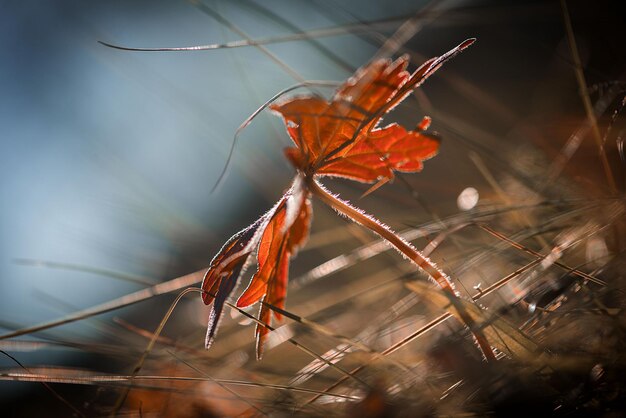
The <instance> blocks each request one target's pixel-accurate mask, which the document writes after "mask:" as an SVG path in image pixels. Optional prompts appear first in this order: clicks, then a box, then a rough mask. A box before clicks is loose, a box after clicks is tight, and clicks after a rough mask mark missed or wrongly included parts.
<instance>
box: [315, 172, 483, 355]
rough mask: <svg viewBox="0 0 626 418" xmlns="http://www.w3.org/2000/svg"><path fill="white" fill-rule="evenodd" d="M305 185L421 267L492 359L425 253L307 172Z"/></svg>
mask: <svg viewBox="0 0 626 418" xmlns="http://www.w3.org/2000/svg"><path fill="white" fill-rule="evenodd" d="M307 186H308V188H309V190H310V191H311V193H313V194H314V195H315V196H317V197H318V198H319V199H320V200H321V201H322V202H324V203H325V204H326V205H328V206H330V207H331V208H333V209H334V210H336V211H337V212H339V213H340V214H342V215H344V216H346V217H347V218H349V219H351V220H352V221H353V222H356V223H358V224H361V225H363V226H364V227H366V228H368V229H369V230H371V231H372V232H374V233H375V234H377V235H379V236H380V237H381V238H383V239H384V240H386V241H387V242H389V243H390V244H391V245H392V246H393V247H394V248H395V249H396V250H397V251H398V252H400V253H401V254H402V255H404V256H405V257H406V258H408V259H409V260H411V261H412V262H413V263H414V264H415V265H417V266H418V267H419V268H420V269H421V270H423V271H424V272H425V273H426V274H427V275H428V276H429V277H430V278H431V279H432V280H433V281H435V283H437V284H438V285H439V287H440V288H441V290H442V291H443V292H445V293H446V294H447V295H448V297H449V299H450V302H451V303H452V305H453V306H454V308H455V309H456V310H457V312H458V313H459V316H460V318H461V319H462V321H463V322H464V323H465V325H466V326H467V327H468V328H469V329H470V331H471V332H472V334H473V335H474V338H475V339H476V342H477V344H478V346H479V347H480V349H481V351H482V352H483V355H484V356H485V358H486V359H487V361H495V356H494V354H493V350H492V349H491V346H490V344H489V343H488V341H487V339H486V338H485V336H484V334H483V332H482V330H481V329H480V327H479V326H476V325H475V323H474V320H473V319H472V317H471V316H470V315H469V314H468V313H467V311H466V310H465V309H464V307H463V306H462V304H461V303H459V302H460V301H459V298H458V295H457V294H456V292H455V291H454V285H453V284H452V281H451V280H450V277H448V275H447V274H445V273H444V272H443V271H441V270H440V269H439V267H437V266H436V265H435V263H433V262H432V261H431V260H430V259H429V258H428V257H425V256H424V255H422V253H420V252H419V251H418V250H417V249H416V248H415V247H413V246H412V245H411V244H410V243H409V242H407V241H405V240H404V239H402V238H401V237H400V236H398V235H397V234H396V233H395V232H393V231H392V230H391V229H390V228H389V227H388V226H386V225H384V224H382V223H381V222H379V221H378V220H376V219H375V218H373V217H371V216H370V215H367V214H366V213H364V212H363V211H361V210H359V209H357V208H355V207H354V206H351V205H350V204H349V203H348V202H345V201H343V200H341V199H339V198H338V197H337V196H334V195H333V194H332V193H330V192H329V191H328V190H326V189H325V188H324V187H323V186H322V185H321V184H320V183H319V182H318V181H317V180H316V179H315V178H312V177H311V176H307Z"/></svg>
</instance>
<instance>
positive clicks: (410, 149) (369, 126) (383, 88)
mask: <svg viewBox="0 0 626 418" xmlns="http://www.w3.org/2000/svg"><path fill="white" fill-rule="evenodd" d="M407 64H408V58H407V57H405V56H403V57H401V58H399V59H398V60H396V61H394V62H391V61H389V60H379V61H375V62H374V63H372V64H370V65H369V66H367V67H365V68H363V69H361V70H359V71H358V72H357V74H356V75H355V77H353V78H351V79H350V80H348V81H347V82H346V83H345V84H344V85H343V86H342V87H340V88H339V89H338V90H337V92H336V93H335V95H334V96H333V98H332V100H331V101H326V100H324V99H322V98H319V97H316V96H300V97H296V98H291V99H287V100H284V101H282V102H278V103H275V104H273V105H272V106H270V109H271V110H273V111H274V112H276V113H278V114H279V115H281V116H282V117H283V119H284V121H285V124H286V125H287V132H288V133H289V136H290V137H291V139H292V140H293V142H294V143H295V145H296V147H295V148H288V149H287V150H286V154H287V157H288V158H289V159H290V160H291V161H292V162H293V163H294V165H295V166H296V167H297V168H299V169H300V170H302V171H303V172H305V173H307V172H314V173H315V175H317V176H335V177H345V178H349V179H352V180H357V181H361V182H365V183H371V182H374V181H377V180H380V179H382V178H386V179H391V178H393V171H394V170H395V171H402V172H416V171H420V170H421V169H422V166H423V165H422V161H424V160H427V159H429V158H432V157H433V156H435V155H436V154H437V150H438V149H439V140H438V139H437V138H435V137H433V136H432V135H428V134H426V133H424V132H423V129H419V130H415V131H407V130H406V129H405V128H403V127H401V126H399V125H397V124H395V123H394V124H390V125H388V126H385V127H383V128H379V127H377V126H378V124H379V123H380V120H381V118H382V116H384V114H385V113H386V112H388V111H389V110H391V108H392V105H395V104H397V103H396V102H398V98H399V97H401V98H404V97H405V96H406V91H405V89H404V88H403V87H404V86H405V85H415V84H416V83H417V82H418V81H417V80H418V79H422V78H423V77H424V74H425V70H424V69H423V66H422V67H420V69H418V70H417V71H416V72H415V73H413V74H412V75H411V74H409V73H408V72H407V71H406V67H407Z"/></svg>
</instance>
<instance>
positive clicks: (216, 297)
mask: <svg viewBox="0 0 626 418" xmlns="http://www.w3.org/2000/svg"><path fill="white" fill-rule="evenodd" d="M472 43H473V40H468V41H465V42H463V43H462V44H460V45H459V46H458V47H456V48H454V49H452V50H451V51H449V52H447V53H446V54H444V55H442V56H440V57H436V58H432V59H430V60H428V61H427V62H426V63H424V64H423V65H422V66H421V67H419V68H418V69H417V70H416V71H414V72H413V73H412V74H411V73H409V72H408V71H407V70H406V69H407V66H408V58H407V57H406V56H403V57H400V58H399V59H397V60H395V61H391V60H383V59H381V60H375V61H373V62H371V63H370V64H368V65H366V66H364V67H363V68H361V69H359V70H358V71H357V72H356V74H355V75H354V76H353V77H351V78H350V79H349V80H347V81H346V82H345V83H344V84H343V85H342V86H341V87H339V88H338V89H337V91H336V92H335V94H334V95H333V97H332V98H331V99H330V100H325V99H323V98H321V97H319V96H314V95H308V96H297V97H292V98H288V99H285V100H281V101H278V102H276V103H274V104H272V105H271V106H270V109H271V110H272V111H274V112H275V113H277V114H279V115H280V116H281V117H282V118H283V120H284V122H285V125H286V128H287V133H288V134H289V136H290V137H291V139H292V140H293V143H294V144H295V147H291V148H287V149H286V150H285V155H286V157H287V158H288V160H289V161H291V163H292V164H293V165H294V168H296V170H297V174H296V177H295V179H294V182H293V184H292V186H291V188H290V189H289V190H288V191H287V192H286V193H285V194H284V196H283V197H282V198H281V199H280V200H279V201H278V203H277V204H276V205H275V206H274V207H273V208H272V209H271V210H270V211H269V212H267V213H266V214H264V215H263V216H261V218H260V219H259V220H258V221H256V222H255V223H254V224H253V225H251V226H250V227H248V228H246V229H244V230H243V231H241V232H239V233H237V234H235V235H234V236H233V237H232V238H231V239H230V240H229V241H228V242H227V243H226V244H225V245H224V247H223V248H222V250H221V251H220V252H219V253H218V254H217V255H216V256H215V258H214V259H213V261H212V262H211V265H210V267H209V270H208V271H207V273H206V276H205V279H204V282H203V284H202V290H203V301H204V303H205V304H210V303H212V302H213V308H212V310H211V313H210V316H209V326H208V331H207V339H206V345H207V348H208V346H209V345H210V344H211V342H212V341H213V338H214V336H215V332H216V330H217V325H218V322H219V318H220V315H221V311H222V310H223V307H224V303H225V301H226V299H227V298H228V297H229V296H230V294H231V293H232V292H233V290H234V289H235V287H236V285H237V283H238V281H239V277H240V276H241V275H242V274H243V272H244V270H245V267H246V265H247V263H248V259H249V257H250V255H251V254H253V253H255V252H256V261H257V265H258V267H257V271H256V272H255V273H254V275H253V276H252V278H251V280H250V283H249V285H248V286H247V288H246V289H245V290H244V291H243V293H242V294H241V295H240V296H239V298H238V300H237V306H238V307H245V306H250V305H252V304H254V303H256V302H258V301H261V302H262V303H261V306H260V311H259V314H258V323H257V327H256V331H255V333H256V337H257V344H256V353H257V358H261V355H262V352H263V343H264V340H265V338H266V336H267V333H268V332H269V329H268V328H267V327H266V325H269V324H270V322H271V312H272V310H271V308H278V309H279V310H283V309H284V307H285V298H286V296H287V283H288V276H289V261H290V259H291V258H292V257H293V256H295V255H296V253H297V251H298V249H299V248H300V247H302V246H303V245H304V244H305V242H306V240H307V238H308V235H309V228H310V223H311V217H312V211H311V194H315V195H316V196H318V197H319V198H320V199H321V200H322V201H323V202H324V203H326V204H329V205H330V206H332V207H333V208H335V209H336V210H337V211H339V212H340V213H343V214H344V215H346V216H348V217H349V218H351V219H352V220H353V221H355V222H357V223H360V224H362V225H364V226H366V227H368V228H370V229H371V230H372V231H374V232H376V233H377V234H379V235H381V236H382V237H384V238H385V239H387V240H388V241H389V242H390V243H391V244H392V245H394V246H395V247H396V249H398V250H399V251H400V252H402V253H403V254H405V255H406V256H407V257H409V259H411V261H413V262H414V263H415V264H417V265H418V266H419V267H420V268H422V269H423V270H424V271H426V272H427V273H428V274H429V275H430V277H431V278H433V279H434V280H435V281H436V282H437V283H439V284H440V286H443V287H445V286H448V289H447V290H448V291H449V292H452V287H451V284H450V283H449V281H448V278H447V276H445V274H444V273H442V272H441V271H440V270H438V269H437V267H436V266H434V264H432V262H430V261H429V260H427V259H426V258H424V257H422V256H421V254H420V253H419V252H418V251H417V250H415V249H414V248H413V247H412V246H410V244H408V243H406V242H404V241H402V240H401V239H400V238H398V236H397V235H395V234H394V233H393V231H391V230H390V229H388V228H387V227H385V226H384V225H383V224H381V223H380V222H378V221H377V220H375V219H374V218H373V217H370V216H368V215H365V214H364V213H363V212H361V211H359V210H358V209H356V208H353V207H351V206H350V205H348V204H347V203H346V202H343V201H341V200H340V199H338V198H337V197H336V196H333V195H331V194H329V193H328V191H326V190H325V189H324V188H323V187H321V185H319V183H318V182H317V178H319V177H323V176H334V177H344V178H349V179H352V180H356V181H360V182H364V183H372V182H376V181H378V182H379V183H378V184H377V185H375V186H374V187H373V188H372V189H371V190H374V189H375V188H377V187H378V186H379V185H381V184H382V183H384V182H386V181H389V180H391V179H393V176H394V172H395V171H399V172H417V171H420V170H421V169H422V167H423V161H424V160H427V159H429V158H432V157H433V156H434V155H436V154H437V151H438V149H439V140H438V139H437V138H436V137H435V136H433V135H430V134H427V133H426V132H425V130H426V129H427V128H428V126H429V125H430V118H428V117H425V118H424V119H423V120H422V122H421V123H420V124H418V125H417V127H416V128H415V129H414V130H407V129H405V128H403V127H402V126H400V125H398V124H395V123H392V124H390V125H387V126H384V127H380V126H379V125H380V122H381V119H382V118H383V117H384V115H386V114H387V113H388V112H389V111H390V110H391V109H393V108H394V107H395V106H397V105H398V104H399V103H400V102H401V101H402V100H404V99H405V98H406V97H407V96H408V95H409V94H410V93H411V92H412V91H413V89H415V88H416V87H418V86H419V85H420V84H421V83H423V82H424V80H426V79H427V78H428V77H429V76H430V75H431V74H432V73H434V72H435V71H436V70H437V69H438V68H439V67H440V66H441V65H442V64H443V63H444V62H445V61H447V60H448V59H450V58H451V57H453V56H454V55H456V54H457V53H458V52H460V51H462V50H463V49H465V48H467V47H468V46H469V45H471V44H472ZM274 316H275V317H276V319H280V317H281V315H280V314H279V313H278V312H277V311H274Z"/></svg>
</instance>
